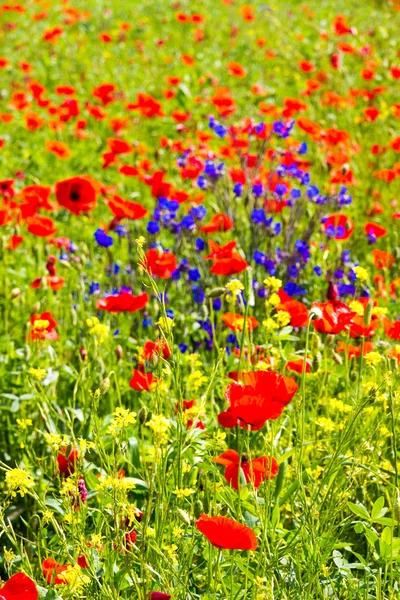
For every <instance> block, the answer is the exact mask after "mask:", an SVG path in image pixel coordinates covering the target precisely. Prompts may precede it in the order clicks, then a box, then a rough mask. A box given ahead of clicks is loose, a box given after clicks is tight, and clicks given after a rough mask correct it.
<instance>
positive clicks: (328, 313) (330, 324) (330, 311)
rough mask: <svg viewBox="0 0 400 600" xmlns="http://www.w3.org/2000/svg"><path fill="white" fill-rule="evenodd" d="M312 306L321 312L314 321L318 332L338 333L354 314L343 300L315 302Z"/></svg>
mask: <svg viewBox="0 0 400 600" xmlns="http://www.w3.org/2000/svg"><path fill="white" fill-rule="evenodd" d="M312 308H318V309H319V310H320V311H321V312H322V316H321V317H320V318H319V319H316V320H315V321H314V327H315V329H316V331H318V332H319V333H330V334H333V335H335V334H337V333H340V332H341V331H343V329H344V328H345V327H346V326H347V325H348V324H349V323H350V321H351V320H352V318H353V317H354V315H355V313H353V312H352V311H351V310H350V308H349V307H348V306H347V305H346V304H345V303H344V302H339V301H338V300H333V301H329V302H315V303H314V304H313V305H312Z"/></svg>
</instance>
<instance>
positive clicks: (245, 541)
mask: <svg viewBox="0 0 400 600" xmlns="http://www.w3.org/2000/svg"><path fill="white" fill-rule="evenodd" d="M196 527H197V529H198V530H199V531H201V533H202V534H203V535H205V536H206V538H207V539H208V541H209V542H210V543H211V544H212V545H213V546H215V547H216V548H223V549H225V550H255V549H256V548H257V538H256V535H255V533H254V531H253V530H252V529H250V527H247V526H246V525H242V524H241V523H238V522H237V521H235V520H234V519H229V518H228V517H209V516H208V515H204V514H202V515H200V518H199V519H197V521H196Z"/></svg>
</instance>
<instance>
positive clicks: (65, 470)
mask: <svg viewBox="0 0 400 600" xmlns="http://www.w3.org/2000/svg"><path fill="white" fill-rule="evenodd" d="M77 461H78V450H76V449H75V448H73V449H72V450H71V452H70V453H69V454H68V456H66V454H65V448H63V452H59V453H58V455H57V465H58V470H59V471H60V475H65V476H66V477H69V476H70V475H72V473H75V465H76V463H77Z"/></svg>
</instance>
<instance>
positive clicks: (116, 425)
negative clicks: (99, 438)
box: [108, 406, 136, 435]
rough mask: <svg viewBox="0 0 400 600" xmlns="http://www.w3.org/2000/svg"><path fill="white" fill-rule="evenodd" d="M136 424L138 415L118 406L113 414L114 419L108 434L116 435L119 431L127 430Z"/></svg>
mask: <svg viewBox="0 0 400 600" xmlns="http://www.w3.org/2000/svg"><path fill="white" fill-rule="evenodd" d="M135 423H136V413H135V412H131V411H130V410H129V409H128V408H124V407H123V406H118V407H117V409H116V410H115V412H114V413H113V419H112V421H111V423H110V425H109V427H108V433H111V434H112V435H116V434H117V433H118V431H121V430H122V429H127V428H128V427H130V426H131V425H135Z"/></svg>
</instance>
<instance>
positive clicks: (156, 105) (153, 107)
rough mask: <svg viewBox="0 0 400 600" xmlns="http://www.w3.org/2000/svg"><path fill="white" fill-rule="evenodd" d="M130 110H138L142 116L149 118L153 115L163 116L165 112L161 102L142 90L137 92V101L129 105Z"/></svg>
mask: <svg viewBox="0 0 400 600" xmlns="http://www.w3.org/2000/svg"><path fill="white" fill-rule="evenodd" d="M127 109H128V110H138V111H139V112H140V114H141V115H142V117H147V118H149V119H151V118H153V117H163V116H164V114H165V113H164V112H163V110H162V105H161V102H158V101H157V100H156V99H155V98H153V96H150V94H144V93H143V92H140V93H139V94H137V97H136V103H133V102H132V103H130V104H128V105H127Z"/></svg>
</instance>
